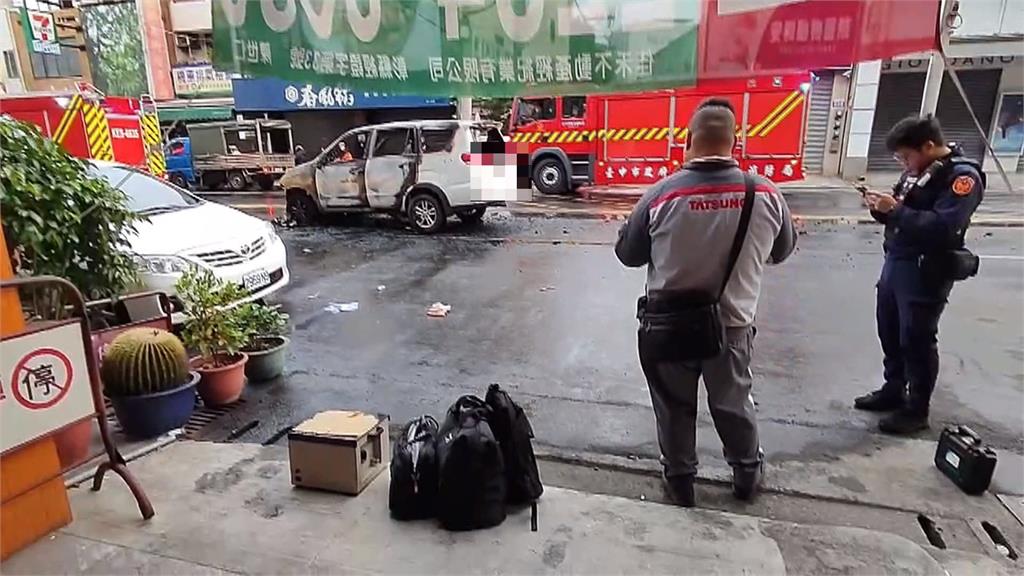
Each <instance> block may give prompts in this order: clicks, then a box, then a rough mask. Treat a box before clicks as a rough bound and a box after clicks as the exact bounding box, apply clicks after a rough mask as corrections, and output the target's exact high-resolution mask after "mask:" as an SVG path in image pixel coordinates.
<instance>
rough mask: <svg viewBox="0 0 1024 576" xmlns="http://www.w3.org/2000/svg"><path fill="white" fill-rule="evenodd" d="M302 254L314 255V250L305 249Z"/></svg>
mask: <svg viewBox="0 0 1024 576" xmlns="http://www.w3.org/2000/svg"><path fill="white" fill-rule="evenodd" d="M302 253H303V254H312V253H313V250H312V249H310V248H303V249H302Z"/></svg>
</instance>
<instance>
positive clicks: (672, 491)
mask: <svg viewBox="0 0 1024 576" xmlns="http://www.w3.org/2000/svg"><path fill="white" fill-rule="evenodd" d="M661 479H662V480H663V481H664V482H665V493H666V494H668V497H669V499H670V500H672V503H673V504H675V505H676V506H682V507H683V508H693V507H694V506H696V505H697V496H696V495H695V494H694V492H693V476H692V475H687V476H665V475H664V474H662V475H661Z"/></svg>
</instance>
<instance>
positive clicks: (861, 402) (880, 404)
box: [853, 384, 906, 412]
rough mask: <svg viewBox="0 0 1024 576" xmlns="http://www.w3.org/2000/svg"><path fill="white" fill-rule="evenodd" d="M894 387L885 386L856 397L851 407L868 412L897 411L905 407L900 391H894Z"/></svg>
mask: <svg viewBox="0 0 1024 576" xmlns="http://www.w3.org/2000/svg"><path fill="white" fill-rule="evenodd" d="M894 388H895V387H893V386H890V385H888V384H886V385H885V386H882V388H881V389H879V390H875V391H874V392H870V393H868V394H865V395H863V396H858V397H857V398H855V399H854V401H853V407H854V408H856V409H858V410H867V411H868V412H891V411H893V410H899V409H901V408H903V407H904V406H905V405H906V400H905V398H904V395H903V393H902V392H901V391H897V390H894Z"/></svg>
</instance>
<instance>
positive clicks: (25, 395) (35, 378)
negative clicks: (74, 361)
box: [11, 348, 75, 410]
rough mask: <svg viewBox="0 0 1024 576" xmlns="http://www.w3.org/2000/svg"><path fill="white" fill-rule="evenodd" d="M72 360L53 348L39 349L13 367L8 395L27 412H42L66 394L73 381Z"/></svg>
mask: <svg viewBox="0 0 1024 576" xmlns="http://www.w3.org/2000/svg"><path fill="white" fill-rule="evenodd" d="M74 375H75V374H74V369H73V368H72V367H71V360H69V359H68V357H67V356H66V355H64V353H63V352H61V351H60V350H57V349H56V348H39V349H38V350H33V351H32V352H29V353H28V354H26V355H25V356H24V357H23V358H22V359H21V360H20V361H18V364H17V365H16V366H15V367H14V374H12V375H11V392H12V393H13V395H14V399H15V400H17V401H18V403H19V404H21V405H22V406H24V407H25V408H28V409H29V410H44V409H46V408H49V407H51V406H53V405H54V404H56V403H58V402H60V401H61V400H63V399H64V397H65V396H67V395H68V390H70V389H71V381H72V380H73V379H74Z"/></svg>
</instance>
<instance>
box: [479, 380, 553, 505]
mask: <svg viewBox="0 0 1024 576" xmlns="http://www.w3.org/2000/svg"><path fill="white" fill-rule="evenodd" d="M485 398H486V401H487V406H488V407H489V408H490V409H491V414H490V416H489V419H488V421H489V422H490V424H491V430H493V431H494V436H495V438H497V439H498V444H500V445H501V455H502V457H503V458H504V460H505V481H506V483H507V484H508V501H509V502H510V503H512V504H526V503H529V502H533V501H534V500H536V499H537V498H540V495H541V494H542V493H543V492H544V485H543V484H541V481H540V472H538V471H537V458H536V457H535V456H534V454H533V442H532V439H533V427H532V426H530V420H529V419H528V418H527V417H526V413H525V412H523V409H522V407H520V406H519V405H518V404H516V403H515V402H514V401H513V400H512V397H511V396H509V395H508V393H507V392H505V391H504V390H502V389H501V387H500V386H498V385H497V384H491V385H490V387H489V388H487V396H486V397H485Z"/></svg>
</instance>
